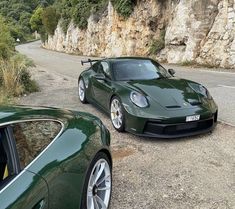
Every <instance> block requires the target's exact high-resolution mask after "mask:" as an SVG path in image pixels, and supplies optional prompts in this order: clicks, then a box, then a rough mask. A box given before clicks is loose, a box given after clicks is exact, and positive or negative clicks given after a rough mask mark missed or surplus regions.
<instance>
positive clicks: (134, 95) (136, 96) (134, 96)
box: [130, 91, 148, 107]
mask: <svg viewBox="0 0 235 209" xmlns="http://www.w3.org/2000/svg"><path fill="white" fill-rule="evenodd" d="M130 99H131V101H132V102H133V103H134V104H135V105H136V106H138V107H147V106H148V100H147V98H146V97H145V96H144V95H142V94H140V93H138V92H136V91H132V92H131V94H130Z"/></svg>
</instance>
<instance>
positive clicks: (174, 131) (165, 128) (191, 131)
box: [125, 110, 218, 139]
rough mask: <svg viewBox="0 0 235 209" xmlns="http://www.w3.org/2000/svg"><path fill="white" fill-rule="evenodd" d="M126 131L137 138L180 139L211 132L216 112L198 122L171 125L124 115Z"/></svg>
mask: <svg viewBox="0 0 235 209" xmlns="http://www.w3.org/2000/svg"><path fill="white" fill-rule="evenodd" d="M125 116H126V121H128V123H127V124H126V131H127V132H130V133H132V134H135V135H138V136H145V137H154V138H164V139H170V138H181V137H187V136H194V135H199V134H203V133H207V132H210V131H212V130H213V129H214V128H215V126H216V124H217V117H218V111H217V110H216V112H214V113H212V114H210V115H207V116H204V117H202V119H201V120H199V121H194V122H182V120H179V122H177V121H176V122H174V123H172V122H171V121H170V123H169V121H162V120H156V119H148V118H139V117H135V116H133V115H130V114H129V113H126V115H125Z"/></svg>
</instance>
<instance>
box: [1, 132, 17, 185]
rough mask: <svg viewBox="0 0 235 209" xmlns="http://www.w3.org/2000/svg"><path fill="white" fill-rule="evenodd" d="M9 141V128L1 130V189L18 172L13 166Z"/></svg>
mask: <svg viewBox="0 0 235 209" xmlns="http://www.w3.org/2000/svg"><path fill="white" fill-rule="evenodd" d="M9 140H10V138H9V132H8V131H7V128H0V188H1V187H2V186H3V185H5V184H6V183H8V182H9V181H10V180H11V179H12V177H14V176H15V174H16V173H17V172H18V170H17V167H16V166H13V156H12V155H11V149H10V144H9Z"/></svg>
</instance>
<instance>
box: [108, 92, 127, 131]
mask: <svg viewBox="0 0 235 209" xmlns="http://www.w3.org/2000/svg"><path fill="white" fill-rule="evenodd" d="M110 118H111V122H112V124H113V127H114V128H115V129H116V130H117V131H119V132H124V131H125V115H124V108H123V106H122V103H121V100H120V99H119V98H118V97H117V96H114V97H113V98H112V100H111V102H110Z"/></svg>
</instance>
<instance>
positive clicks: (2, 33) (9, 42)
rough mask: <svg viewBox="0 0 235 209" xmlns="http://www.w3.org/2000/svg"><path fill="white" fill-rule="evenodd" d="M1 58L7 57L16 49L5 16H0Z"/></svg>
mask: <svg viewBox="0 0 235 209" xmlns="http://www.w3.org/2000/svg"><path fill="white" fill-rule="evenodd" d="M0 28H1V30H0V59H7V58H9V57H10V55H11V53H12V52H13V50H14V45H13V39H12V37H11V34H10V30H9V27H8V26H7V24H6V22H5V20H4V19H3V17H1V16H0Z"/></svg>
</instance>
